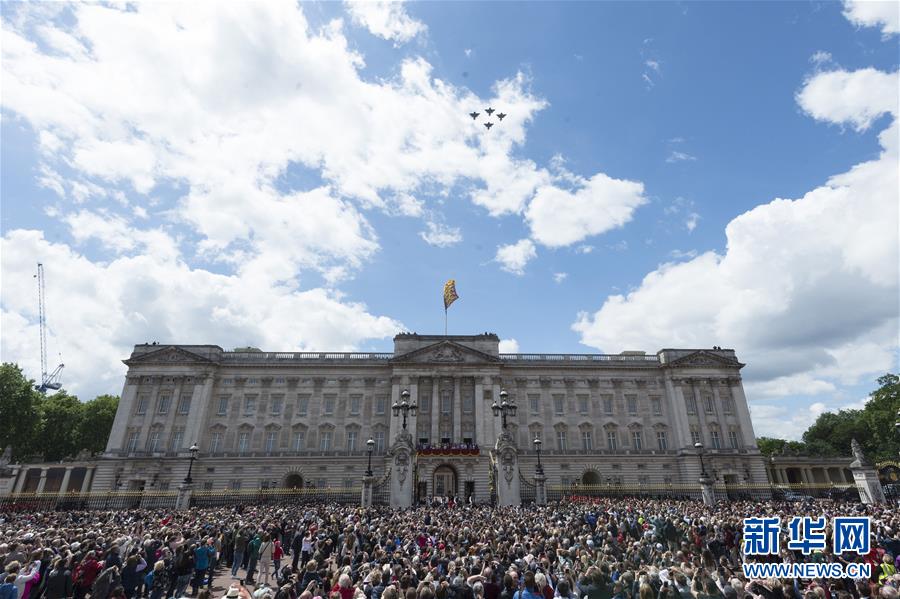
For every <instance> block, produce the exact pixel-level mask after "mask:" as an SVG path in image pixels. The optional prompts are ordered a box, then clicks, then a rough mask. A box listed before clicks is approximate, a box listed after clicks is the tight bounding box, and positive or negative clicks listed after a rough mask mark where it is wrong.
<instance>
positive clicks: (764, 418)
mask: <svg viewBox="0 0 900 599" xmlns="http://www.w3.org/2000/svg"><path fill="white" fill-rule="evenodd" d="M824 411H825V404H823V403H821V402H814V403H812V404H810V405H809V406H806V407H802V408H789V407H787V406H784V405H773V404H768V403H751V404H750V415H751V417H752V418H753V432H755V433H756V436H757V437H774V438H776V439H788V440H792V441H798V440H799V439H800V438H801V437H802V436H803V433H804V432H805V431H806V429H808V428H809V426H810V425H811V424H812V423H813V422H815V420H816V418H818V417H819V415H820V414H822V413H823V412H824Z"/></svg>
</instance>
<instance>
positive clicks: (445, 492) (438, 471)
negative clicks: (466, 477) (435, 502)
mask: <svg viewBox="0 0 900 599" xmlns="http://www.w3.org/2000/svg"><path fill="white" fill-rule="evenodd" d="M431 488H432V489H434V493H433V495H434V496H436V497H451V496H455V495H456V494H457V482H456V471H455V470H454V469H453V468H451V467H450V466H447V465H444V466H438V467H437V468H435V470H434V477H433V480H432V487H431Z"/></svg>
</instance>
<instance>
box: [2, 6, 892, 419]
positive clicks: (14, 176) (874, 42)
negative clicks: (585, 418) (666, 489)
mask: <svg viewBox="0 0 900 599" xmlns="http://www.w3.org/2000/svg"><path fill="white" fill-rule="evenodd" d="M2 11H3V30H4V37H5V43H4V48H3V71H2V83H3V88H4V90H5V91H4V94H3V96H2V122H0V124H2V146H3V150H4V151H3V161H2V199H3V212H2V232H3V246H2V247H3V256H2V275H3V287H2V295H0V299H2V325H3V337H2V346H0V347H2V353H3V360H4V361H17V362H19V363H20V364H22V365H23V366H25V367H26V369H27V370H28V371H29V373H30V374H32V376H37V370H38V368H37V331H36V314H35V312H36V306H35V303H36V302H35V289H34V281H33V278H32V276H31V275H32V274H33V273H34V265H35V262H37V261H39V260H41V261H43V262H44V263H45V265H46V271H47V278H48V288H49V296H48V300H49V305H48V310H49V322H50V325H51V335H50V353H51V361H54V360H55V357H54V355H55V354H56V353H59V354H60V355H61V357H62V359H63V361H65V362H66V364H67V369H66V372H65V377H64V383H65V385H66V387H67V388H69V389H71V390H72V391H74V392H76V393H79V394H80V395H81V396H83V397H90V396H92V395H94V394H97V393H103V392H113V393H117V392H118V391H119V390H120V389H121V384H122V374H123V372H124V367H123V366H122V365H121V363H120V360H121V359H122V358H124V357H126V356H127V355H128V353H129V351H130V346H131V345H133V344H135V343H141V342H144V341H147V340H158V341H160V342H176V343H217V344H219V345H222V346H223V347H226V348H231V347H234V346H238V345H247V344H249V345H255V346H259V347H262V348H264V349H271V350H276V349H277V350H290V349H322V350H327V349H351V348H353V349H355V348H359V349H370V350H382V351H383V350H390V349H391V337H392V336H393V334H394V333H395V332H397V331H399V330H414V331H418V332H422V333H425V332H439V331H440V330H441V329H442V327H443V314H442V306H441V296H440V293H441V287H442V285H443V282H444V281H445V280H446V279H447V278H455V279H456V280H457V289H458V291H459V294H460V296H461V299H460V301H458V302H457V303H456V304H455V305H454V306H453V307H452V308H451V310H450V332H451V333H460V334H461V333H473V332H481V331H486V330H487V331H493V332H496V333H497V334H498V335H500V337H501V338H502V339H504V340H505V342H504V348H505V349H506V350H508V351H524V352H597V351H602V352H610V353H612V352H618V351H622V350H628V349H643V350H646V351H649V352H655V351H657V350H658V349H660V348H662V347H677V346H692V347H700V346H711V345H722V346H727V347H733V348H735V350H736V351H737V352H738V355H739V357H741V358H742V359H743V360H744V361H745V362H746V363H747V364H748V366H747V368H746V369H745V371H744V375H745V385H746V387H747V391H748V396H749V397H750V400H751V407H752V409H753V413H754V421H755V423H756V427H757V433H759V434H780V435H787V436H796V435H797V434H799V433H800V432H802V430H803V429H804V428H805V426H806V425H808V424H809V423H810V422H811V421H812V419H814V418H815V416H816V415H818V414H819V413H821V412H822V411H823V410H826V409H838V408H841V407H845V406H858V405H860V402H861V400H862V399H863V398H864V397H865V395H866V394H867V393H868V391H869V390H871V388H872V385H873V383H874V379H875V378H876V377H877V376H878V375H879V374H881V373H883V372H885V371H888V370H894V369H896V359H897V341H898V339H897V330H898V303H897V297H898V282H897V271H898V250H897V247H898V246H897V229H898V217H897V202H896V198H897V197H898V189H897V147H896V146H897V143H896V138H897V128H896V123H895V119H896V116H897V114H898V107H897V81H898V77H897V69H898V61H897V57H898V52H897V50H898V46H897V40H898V36H897V33H898V27H900V23H898V21H900V15H898V11H900V8H898V7H897V5H896V4H895V3H890V2H884V3H879V2H854V3H847V4H840V3H834V2H823V3H813V2H782V3H724V2H723V3H677V2H671V3H612V2H609V3H537V2H535V3H523V4H520V3H482V2H470V3H438V2H428V3H425V2H421V3H419V2H417V3H404V4H401V3H393V4H390V3H365V4H360V3H356V4H348V3H343V4H342V3H337V2H331V3H303V4H300V5H297V4H294V3H290V2H269V3H255V4H246V5H241V6H233V7H229V8H227V9H224V8H221V7H220V8H218V9H216V8H213V7H206V8H205V9H203V10H200V9H196V10H191V11H188V10H186V9H185V8H183V7H182V8H175V7H168V6H152V5H147V4H143V5H142V4H138V5H135V6H134V7H132V8H131V9H129V10H128V11H120V10H118V9H116V8H111V7H101V6H90V5H77V4H76V5H62V4H54V5H26V4H13V3H6V4H3V6H2ZM204 11H208V14H201V13H203V12H204ZM488 105H492V106H494V107H495V108H497V109H498V110H502V111H505V112H507V113H508V114H509V116H508V117H507V118H506V119H505V120H504V121H503V122H497V119H496V117H494V118H492V119H491V120H492V121H494V122H495V123H496V126H495V127H494V128H493V129H492V130H490V131H487V130H485V129H484V128H483V127H482V126H481V123H482V122H484V120H485V118H486V115H485V114H484V108H485V107H486V106H488ZM472 110H476V111H479V112H481V113H482V114H481V115H480V117H479V119H478V120H477V121H472V120H471V119H470V118H468V117H467V116H466V113H467V112H470V111H472Z"/></svg>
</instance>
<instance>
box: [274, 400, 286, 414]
mask: <svg viewBox="0 0 900 599" xmlns="http://www.w3.org/2000/svg"><path fill="white" fill-rule="evenodd" d="M283 406H284V400H283V399H282V398H280V397H273V398H272V415H273V416H278V415H280V414H281V409H282V407H283Z"/></svg>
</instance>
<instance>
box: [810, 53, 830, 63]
mask: <svg viewBox="0 0 900 599" xmlns="http://www.w3.org/2000/svg"><path fill="white" fill-rule="evenodd" d="M809 62H811V63H813V64H814V65H816V66H817V67H821V66H822V65H826V64H828V63H829V62H831V53H830V52H826V51H824V50H818V51H817V52H816V53H815V54H813V55H812V56H810V57H809Z"/></svg>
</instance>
